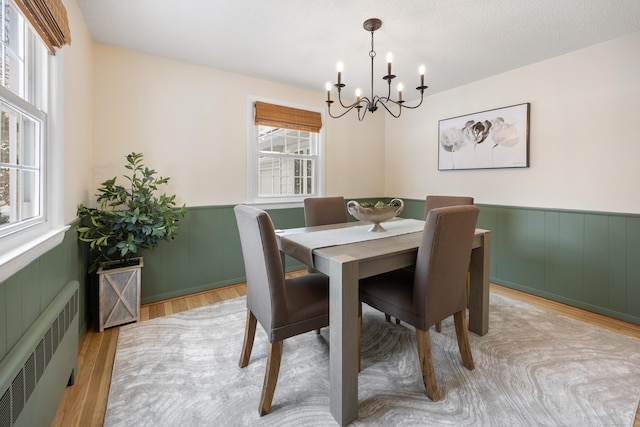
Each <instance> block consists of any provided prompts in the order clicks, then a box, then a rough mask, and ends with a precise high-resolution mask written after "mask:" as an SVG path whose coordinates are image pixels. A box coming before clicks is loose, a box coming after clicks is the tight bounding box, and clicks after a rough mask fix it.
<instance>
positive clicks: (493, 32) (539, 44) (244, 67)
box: [77, 0, 640, 98]
mask: <svg viewBox="0 0 640 427" xmlns="http://www.w3.org/2000/svg"><path fill="white" fill-rule="evenodd" d="M77 3H78V5H79V7H80V10H81V11H82V14H83V16H84V18H85V21H86V23H87V26H88V28H89V32H90V33H91V37H92V38H93V40H94V41H95V42H98V43H103V44H107V45H112V46H117V47H121V48H125V49H129V50H133V51H137V52H144V53H149V54H152V55H159V56H162V57H166V58H171V59H175V60H178V61H185V62H189V63H193V64H199V65H203V66H207V67H212V68H216V69H219V70H224V71H229V72H233V73H238V74H243V75H246V76H250V77H257V78H260V79H266V80H270V81H275V82H280V83H284V84H287V85H291V86H297V87H301V88H305V89H310V90H318V91H323V90H324V85H325V83H326V82H327V81H331V83H332V84H333V83H335V80H336V71H335V70H336V63H337V62H338V61H342V62H343V63H344V67H345V68H344V73H343V76H344V77H343V79H344V83H346V84H347V87H346V88H345V91H346V93H348V94H353V92H354V91H355V88H356V87H360V88H362V89H363V92H364V95H368V94H369V93H368V92H369V91H370V89H369V87H370V83H369V82H370V72H371V71H370V60H369V50H370V48H371V35H370V33H369V32H367V31H365V30H364V29H363V28H362V23H363V22H364V21H365V20H366V19H367V18H372V17H375V18H380V19H381V20H382V21H383V25H382V28H381V29H380V30H378V31H376V33H375V50H376V52H377V57H376V60H375V67H374V73H375V79H376V81H380V82H381V81H382V79H381V77H382V75H383V74H386V67H385V63H386V54H387V52H389V51H390V52H392V53H393V56H394V63H393V64H394V65H393V73H394V74H396V75H397V76H398V78H397V79H396V80H395V81H394V89H395V83H398V82H402V83H404V85H405V87H406V88H407V89H405V94H406V95H405V97H407V98H409V97H410V96H409V95H410V94H409V90H410V89H411V88H413V87H415V86H417V85H418V71H417V70H418V66H419V65H421V64H424V65H425V66H426V68H427V74H426V79H425V80H426V81H425V84H427V85H428V86H429V89H428V90H427V92H426V95H428V94H433V93H436V92H440V91H443V90H446V89H450V88H452V87H456V86H460V85H463V84H466V83H469V82H473V81H476V80H479V79H482V78H485V77H489V76H492V75H495V74H499V73H501V72H504V71H508V70H512V69H515V68H518V67H521V66H524V65H527V64H531V63H534V62H538V61H541V60H544V59H547V58H550V57H554V56H557V55H561V54H564V53H567V52H571V51H574V50H577V49H580V48H583V47H586V46H590V45H593V44H596V43H600V42H603V41H607V40H610V39H614V38H617V37H621V36H624V35H627V34H631V33H635V32H640V0H324V1H319V0H179V1H177V0H171V1H170V0H77ZM638 54H640V52H639V53H638ZM594 60H597V58H594ZM594 84H597V82H594ZM378 91H379V89H377V90H376V92H378Z"/></svg>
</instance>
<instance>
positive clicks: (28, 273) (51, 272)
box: [0, 225, 88, 360]
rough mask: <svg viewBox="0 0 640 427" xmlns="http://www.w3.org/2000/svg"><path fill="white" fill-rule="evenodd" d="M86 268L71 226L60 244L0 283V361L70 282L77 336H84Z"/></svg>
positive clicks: (82, 251) (74, 230)
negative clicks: (74, 289)
mask: <svg viewBox="0 0 640 427" xmlns="http://www.w3.org/2000/svg"><path fill="white" fill-rule="evenodd" d="M86 265H87V258H86V251H85V250H84V248H83V247H82V245H80V244H79V242H78V238H77V233H76V226H75V225H72V226H71V228H70V229H69V230H68V231H67V232H66V233H65V237H64V240H63V241H62V243H61V244H60V245H58V246H56V247H55V248H53V249H52V250H50V251H49V252H47V253H46V254H44V255H42V256H41V257H39V258H38V259H36V260H35V261H33V262H32V263H30V264H29V265H27V266H26V267H25V268H23V269H22V270H20V271H18V272H17V273H16V274H14V275H13V276H11V277H9V278H8V279H7V280H5V281H4V282H2V283H0V360H2V359H3V358H4V356H5V355H7V353H8V352H9V351H10V350H11V348H12V347H13V346H14V345H15V344H16V343H17V342H18V340H19V339H20V338H21V337H22V336H23V335H24V334H25V332H26V331H27V330H28V329H29V328H30V327H31V325H32V324H33V322H34V321H35V320H36V319H37V318H38V316H40V314H41V313H42V312H43V311H44V309H45V308H46V307H47V306H48V305H49V304H50V303H51V301H53V299H54V298H55V297H56V295H58V293H59V292H60V291H61V290H62V289H63V288H64V287H65V285H66V284H67V283H68V282H70V281H72V280H77V281H78V282H79V283H80V293H79V302H80V304H79V319H80V330H79V331H78V334H79V337H81V336H82V335H83V334H84V331H85V330H86V321H85V319H86V318H87V316H88V313H87V298H88V295H87V288H88V286H86V285H85V280H86V277H87V275H86Z"/></svg>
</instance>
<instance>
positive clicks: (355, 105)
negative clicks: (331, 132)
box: [325, 96, 371, 121]
mask: <svg viewBox="0 0 640 427" xmlns="http://www.w3.org/2000/svg"><path fill="white" fill-rule="evenodd" d="M338 97H339V96H338ZM325 102H327V101H325ZM332 103H333V101H331V102H327V111H328V112H329V116H331V117H332V118H334V119H338V118H340V117H342V116H344V115H345V114H347V113H348V112H349V111H351V110H353V109H354V108H356V109H357V110H358V116H360V110H361V109H362V108H363V104H364V107H366V106H368V105H369V104H371V101H370V100H369V98H367V97H366V96H365V97H364V98H360V100H359V101H356V102H354V103H352V104H350V105H344V104H343V103H342V100H340V105H341V106H342V108H346V110H345V111H344V112H343V113H342V114H339V115H337V116H334V115H333V114H331V104H332ZM367 109H368V108H364V110H365V114H366V110H367ZM362 117H363V118H364V114H363V115H362ZM360 120H361V121H362V119H360Z"/></svg>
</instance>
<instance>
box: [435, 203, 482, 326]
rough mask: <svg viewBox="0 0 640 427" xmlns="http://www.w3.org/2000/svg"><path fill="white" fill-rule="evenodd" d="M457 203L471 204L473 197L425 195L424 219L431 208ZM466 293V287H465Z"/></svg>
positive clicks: (457, 204)
mask: <svg viewBox="0 0 640 427" xmlns="http://www.w3.org/2000/svg"><path fill="white" fill-rule="evenodd" d="M459 205H473V197H468V196H427V198H426V199H425V201H424V219H425V220H426V219H427V214H428V213H429V211H430V210H431V209H436V208H446V207H447V206H459ZM468 287H469V280H468V276H467V288H468ZM467 293H468V289H467ZM435 326H436V331H438V332H440V331H442V323H441V322H438V323H436V325H435Z"/></svg>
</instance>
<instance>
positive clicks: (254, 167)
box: [246, 95, 325, 209]
mask: <svg viewBox="0 0 640 427" xmlns="http://www.w3.org/2000/svg"><path fill="white" fill-rule="evenodd" d="M256 101H259V102H266V103H268V104H274V105H282V106H283V107H290V108H297V109H300V110H307V111H313V112H317V113H320V114H321V118H322V123H324V122H325V118H324V109H323V108H316V107H311V106H308V105H302V104H297V103H291V102H287V101H281V100H277V99H272V98H264V97H259V96H255V95H249V96H248V97H247V198H246V199H247V203H250V204H255V205H260V207H262V208H265V209H267V208H270V207H275V208H278V207H279V208H285V207H299V206H302V201H303V200H304V199H305V198H307V197H317V196H323V195H324V194H325V139H324V125H323V126H322V128H320V132H319V133H318V138H317V144H318V156H317V159H316V171H315V173H316V176H315V179H314V186H315V194H313V195H312V196H311V195H304V194H296V195H292V196H273V197H261V196H260V193H259V190H260V189H259V184H258V182H259V173H258V161H259V157H260V154H259V151H258V146H257V138H258V135H257V128H258V126H257V125H256V124H255V103H256Z"/></svg>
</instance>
